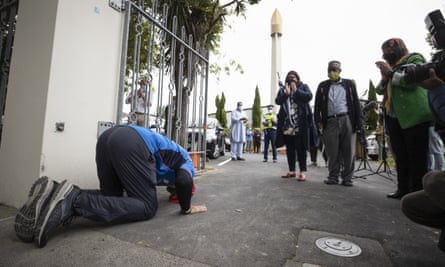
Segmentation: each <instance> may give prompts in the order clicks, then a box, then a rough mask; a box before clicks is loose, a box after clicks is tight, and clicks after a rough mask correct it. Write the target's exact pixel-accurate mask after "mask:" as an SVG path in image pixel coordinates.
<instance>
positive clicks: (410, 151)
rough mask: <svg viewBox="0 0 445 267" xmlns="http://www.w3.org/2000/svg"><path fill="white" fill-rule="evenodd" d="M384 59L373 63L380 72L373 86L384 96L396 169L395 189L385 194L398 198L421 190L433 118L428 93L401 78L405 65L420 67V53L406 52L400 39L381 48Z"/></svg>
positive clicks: (386, 119) (392, 40)
mask: <svg viewBox="0 0 445 267" xmlns="http://www.w3.org/2000/svg"><path fill="white" fill-rule="evenodd" d="M381 49H382V52H383V59H385V61H377V62H376V63H375V64H376V66H377V67H378V68H379V70H380V73H381V81H380V83H379V84H378V85H377V87H376V92H377V94H380V95H382V94H383V107H384V109H383V110H384V119H385V124H386V127H387V130H388V133H389V139H390V142H391V148H392V152H393V154H394V156H395V162H396V170H397V190H396V191H395V192H393V193H390V194H388V195H387V197H389V198H395V199H400V198H402V197H403V196H404V195H406V194H407V193H410V192H414V191H418V190H421V189H422V188H423V185H422V177H423V175H425V173H426V172H427V167H428V148H429V147H428V142H429V134H428V131H429V130H428V129H429V127H430V125H431V124H432V121H433V117H432V114H431V111H430V108H429V105H428V99H427V92H426V91H425V90H424V89H423V88H422V87H420V86H419V85H417V84H415V83H408V82H407V81H406V77H405V76H404V67H405V66H406V65H407V64H423V63H425V59H424V57H423V56H422V55H421V54H418V53H409V52H408V49H407V47H406V45H405V43H404V42H403V40H402V39H400V38H391V39H389V40H386V41H385V42H383V44H382V46H381Z"/></svg>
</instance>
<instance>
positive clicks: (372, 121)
mask: <svg viewBox="0 0 445 267" xmlns="http://www.w3.org/2000/svg"><path fill="white" fill-rule="evenodd" d="M368 100H369V101H375V102H377V94H376V92H375V86H374V84H373V83H372V81H371V80H370V81H369V89H368ZM377 120H378V114H377V113H376V112H375V110H370V111H368V112H367V113H366V115H365V123H366V125H368V130H369V131H375V130H376V129H377Z"/></svg>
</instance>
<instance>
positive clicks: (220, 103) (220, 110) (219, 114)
mask: <svg viewBox="0 0 445 267" xmlns="http://www.w3.org/2000/svg"><path fill="white" fill-rule="evenodd" d="M215 105H216V119H218V121H219V122H220V123H221V126H222V127H223V128H227V116H226V110H225V108H224V106H225V105H226V97H225V96H224V92H223V93H222V95H221V99H220V98H219V95H217V96H216V98H215Z"/></svg>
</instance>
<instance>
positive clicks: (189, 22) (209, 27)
mask: <svg viewBox="0 0 445 267" xmlns="http://www.w3.org/2000/svg"><path fill="white" fill-rule="evenodd" d="M133 1H134V2H136V0H133ZM259 2H260V0H234V1H229V2H227V3H224V4H222V3H221V2H220V1H214V0H187V1H185V0H158V5H157V6H156V7H153V6H152V1H150V0H141V1H137V3H139V4H143V8H144V9H145V10H146V11H147V12H148V13H150V14H155V16H156V17H157V18H159V19H160V20H161V21H163V22H165V25H166V26H167V28H168V29H171V30H172V25H173V21H174V17H176V20H177V25H178V30H177V31H176V32H175V34H177V35H181V34H180V33H181V30H182V27H183V29H184V36H186V38H185V39H187V41H186V42H188V40H189V37H191V38H192V39H193V41H192V42H193V44H190V45H191V46H193V47H196V46H195V44H197V43H199V52H200V54H202V55H209V52H210V51H217V49H218V47H219V43H220V40H221V35H222V33H223V30H224V26H226V25H225V21H226V17H227V16H230V15H236V16H240V15H241V16H244V14H245V12H246V10H247V6H248V5H254V4H258V3H259ZM164 7H168V12H164ZM153 9H155V10H153ZM131 21H132V23H133V24H132V25H131V26H130V28H134V29H136V28H137V29H138V31H135V30H134V31H130V32H129V39H130V40H131V42H130V43H129V51H128V54H127V56H128V57H127V62H133V59H134V57H132V55H133V54H134V53H133V51H132V49H133V50H134V48H133V47H134V46H135V45H134V44H135V43H138V42H135V40H138V38H144V39H143V40H142V42H141V44H142V46H144V45H145V44H148V43H150V42H148V40H149V38H150V36H149V34H146V33H148V32H149V31H148V29H149V27H151V26H149V22H147V23H146V24H145V23H144V24H142V26H138V27H134V26H135V25H136V24H138V22H140V16H137V15H134V16H133V17H132V18H131ZM141 27H142V28H143V29H144V34H142V35H138V32H139V30H140V28H141ZM155 35H156V34H155ZM151 37H152V38H155V39H154V40H157V39H158V36H151ZM171 39H172V37H171V36H169V35H168V36H167V37H166V40H165V42H163V43H164V44H166V45H167V46H168V45H170V44H171V43H172V42H171V41H172V40H171ZM176 45H177V46H178V47H179V45H180V43H179V42H176ZM135 48H136V49H138V48H137V47H135ZM196 49H197V47H196ZM172 51H173V49H172V47H166V50H165V51H164V54H163V55H162V56H163V58H164V59H165V62H163V63H164V64H163V65H161V64H160V62H159V59H160V58H161V55H160V52H161V51H160V49H157V48H156V47H155V48H154V49H152V50H150V48H149V47H142V49H141V53H140V58H139V59H137V58H136V62H145V61H146V59H147V58H148V56H149V52H152V53H154V54H153V55H152V56H153V59H155V60H154V62H155V63H157V64H158V65H157V66H156V67H159V66H164V70H163V71H165V73H167V74H168V73H175V75H179V73H180V72H179V60H180V59H179V57H178V56H176V57H173V56H172V54H171V52H172ZM176 51H179V49H176ZM131 57H132V58H131ZM184 57H185V58H184V59H183V60H184V62H187V60H188V53H185V55H184ZM156 59H158V61H156ZM172 60H174V61H176V62H175V64H174V65H173V66H175V68H176V69H175V70H171V69H169V68H170V66H172V64H171V62H170V61H172ZM231 64H234V67H235V69H236V68H238V69H241V67H240V66H237V65H236V64H235V63H231ZM191 68H195V65H192V66H191ZM209 69H210V66H209ZM213 69H214V68H213ZM216 69H218V68H216ZM126 71H127V73H134V72H139V73H144V72H147V66H144V65H143V64H142V65H141V64H140V65H139V69H135V67H134V64H128V65H127V70H126ZM189 72H190V73H194V70H193V69H192V70H189V69H188V66H185V67H184V69H183V72H182V77H173V78H174V80H175V83H176V84H175V89H176V90H178V88H183V89H184V90H187V89H188V90H190V91H192V90H193V89H194V88H192V86H193V84H195V83H194V82H195V81H194V78H195V77H193V76H192V80H190V81H187V73H189ZM148 75H149V74H148ZM180 83H183V84H189V85H191V86H190V87H188V88H187V87H185V86H184V87H181V86H179V84H180ZM176 95H179V94H178V92H176ZM186 95H187V94H186V93H183V94H182V99H179V101H181V102H182V110H176V111H175V112H181V113H182V114H185V113H186V103H187V99H186ZM173 117H176V114H175V115H173ZM181 119H182V124H183V125H185V124H186V120H187V118H185V116H182V117H181ZM174 125H175V124H174ZM174 127H175V126H174ZM175 132H176V131H175V130H173V131H172V133H175ZM171 138H172V139H174V140H176V138H175V136H171Z"/></svg>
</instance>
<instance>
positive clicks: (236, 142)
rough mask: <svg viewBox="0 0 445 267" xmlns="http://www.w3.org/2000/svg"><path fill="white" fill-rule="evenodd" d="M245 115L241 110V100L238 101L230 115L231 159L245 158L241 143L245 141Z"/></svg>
mask: <svg viewBox="0 0 445 267" xmlns="http://www.w3.org/2000/svg"><path fill="white" fill-rule="evenodd" d="M246 122H247V116H246V114H245V113H244V111H243V102H238V103H237V106H236V109H235V110H233V111H232V117H231V125H230V128H231V140H230V146H231V154H232V160H245V159H244V158H243V144H244V143H245V142H246Z"/></svg>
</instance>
